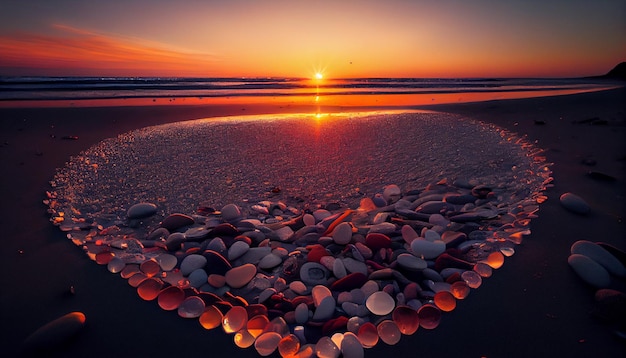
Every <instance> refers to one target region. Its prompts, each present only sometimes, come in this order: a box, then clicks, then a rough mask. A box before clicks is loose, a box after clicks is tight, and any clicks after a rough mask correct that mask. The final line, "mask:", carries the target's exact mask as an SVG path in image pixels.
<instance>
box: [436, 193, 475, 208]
mask: <svg viewBox="0 0 626 358" xmlns="http://www.w3.org/2000/svg"><path fill="white" fill-rule="evenodd" d="M444 200H445V201H446V202H447V203H450V204H453V205H465V204H468V203H473V202H475V201H476V197H475V196H474V195H469V194H462V195H460V194H457V195H446V197H445V199H444Z"/></svg>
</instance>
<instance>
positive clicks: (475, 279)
mask: <svg viewBox="0 0 626 358" xmlns="http://www.w3.org/2000/svg"><path fill="white" fill-rule="evenodd" d="M461 278H462V279H463V281H465V283H467V285H468V286H469V287H471V288H478V287H480V285H482V283H483V279H482V278H481V277H480V275H479V274H477V273H476V272H474V271H465V272H463V273H462V274H461Z"/></svg>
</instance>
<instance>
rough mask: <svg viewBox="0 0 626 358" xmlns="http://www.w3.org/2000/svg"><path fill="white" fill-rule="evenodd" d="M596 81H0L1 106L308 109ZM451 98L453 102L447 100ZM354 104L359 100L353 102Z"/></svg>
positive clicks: (573, 86) (500, 94)
mask: <svg viewBox="0 0 626 358" xmlns="http://www.w3.org/2000/svg"><path fill="white" fill-rule="evenodd" d="M610 85H611V83H610V82H608V81H606V80H603V79H598V78H559V79H555V78H552V79H542V78H463V79H454V78H451V79H445V78H356V79H323V80H315V79H307V78H245V77H233V78H167V77H0V106H4V107H7V106H21V105H25V104H26V105H27V104H33V103H36V102H42V104H46V105H68V104H69V103H68V101H70V102H71V104H72V105H76V104H80V103H83V104H86V103H92V105H93V104H101V105H115V104H120V101H125V102H124V103H126V104H131V105H132V104H150V103H153V104H167V103H172V102H175V103H177V104H185V103H187V104H202V103H206V104H211V103H243V102H250V103H263V102H284V103H293V102H297V103H303V102H304V103H306V102H318V103H319V102H322V103H323V104H329V105H330V104H332V105H354V104H360V105H364V104H367V103H368V102H369V103H370V104H372V103H374V104H375V103H376V102H385V103H387V102H389V103H390V104H391V105H406V104H424V103H425V102H427V101H430V102H433V101H439V100H440V99H441V98H444V97H446V96H447V97H448V98H447V101H451V100H452V101H468V100H475V99H476V98H477V97H476V96H478V98H479V99H481V98H485V95H487V96H489V97H488V98H493V99H498V98H520V97H532V96H540V95H546V94H549V93H554V94H565V93H574V92H584V91H589V90H594V89H598V88H603V87H607V86H610ZM450 96H453V97H454V96H456V97H454V98H450ZM355 98H358V101H356V102H355V100H354V99H355Z"/></svg>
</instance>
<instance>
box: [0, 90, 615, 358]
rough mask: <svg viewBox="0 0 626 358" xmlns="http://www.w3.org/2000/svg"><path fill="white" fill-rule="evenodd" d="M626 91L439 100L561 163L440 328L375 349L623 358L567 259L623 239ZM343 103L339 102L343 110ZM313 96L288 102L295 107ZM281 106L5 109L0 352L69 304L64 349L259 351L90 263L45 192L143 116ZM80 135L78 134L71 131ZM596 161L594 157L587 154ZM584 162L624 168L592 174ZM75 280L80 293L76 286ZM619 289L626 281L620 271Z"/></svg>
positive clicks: (121, 353)
mask: <svg viewBox="0 0 626 358" xmlns="http://www.w3.org/2000/svg"><path fill="white" fill-rule="evenodd" d="M624 99H626V90H625V89H618V90H611V91H603V92H597V93H587V94H580V95H570V96H558V97H544V98H534V99H521V100H506V101H491V102H481V103H470V104H450V105H440V106H432V107H429V109H434V110H440V111H447V112H451V113H457V114H462V115H465V116H467V117H470V118H473V119H478V120H483V121H487V122H491V123H494V124H497V125H499V126H502V127H504V128H507V129H509V130H512V131H515V132H517V133H522V134H525V135H527V137H528V139H529V140H531V141H536V142H537V144H538V145H539V146H540V147H543V148H546V149H547V152H546V155H547V159H548V161H549V162H552V163H554V165H553V166H552V170H553V172H554V174H553V176H554V184H555V186H554V188H551V189H549V191H548V192H547V195H548V200H547V201H546V202H545V203H544V204H542V205H541V207H540V211H539V218H538V219H535V220H533V222H532V224H531V229H532V235H530V236H528V237H527V238H526V239H525V240H524V242H523V244H522V245H521V246H519V247H518V250H517V254H516V255H515V256H513V257H511V258H508V259H507V260H506V262H505V264H504V266H503V267H502V268H501V269H499V270H497V271H496V272H495V274H494V276H493V277H491V278H489V279H487V280H486V281H485V282H484V284H483V286H481V287H480V288H479V289H478V290H474V291H472V293H471V294H470V296H469V297H468V298H467V299H466V300H464V301H462V302H459V304H458V307H457V309H456V310H455V311H453V312H452V313H450V314H446V315H444V318H443V321H442V324H441V325H440V326H439V327H438V328H436V329H435V330H432V331H428V330H424V329H420V330H419V331H418V332H417V333H416V334H415V335H413V336H410V337H403V338H402V339H401V341H400V343H399V344H397V345H395V346H393V347H388V346H386V345H385V344H383V343H381V344H379V345H378V346H377V347H375V348H374V349H371V350H367V351H366V355H367V356H369V357H375V356H381V355H383V354H389V353H390V352H392V353H393V354H396V355H398V356H402V357H404V356H420V357H458V356H464V357H483V356H484V357H503V356H507V357H528V356H537V357H543V356H568V357H590V356H607V357H608V356H620V355H623V354H624V353H625V352H626V344H625V343H624V340H623V338H622V339H621V340H620V339H619V338H618V337H617V335H616V334H615V333H614V331H615V329H614V327H612V326H610V325H606V324H603V323H601V322H599V321H597V320H596V319H594V318H593V316H592V315H591V312H592V310H593V307H594V301H593V293H594V290H593V289H591V288H589V287H587V286H585V285H584V284H583V283H582V281H581V280H580V279H579V278H578V277H577V276H576V275H575V274H574V272H573V271H572V270H571V269H570V268H569V267H568V265H567V257H568V256H569V247H570V245H571V244H572V243H573V242H575V241H577V240H581V239H585V240H591V241H604V242H609V243H611V244H613V245H615V246H618V247H620V248H622V249H625V248H626V242H624V240H625V238H626V230H625V228H624V222H623V217H624V211H625V210H624V209H625V204H624V203H625V195H624V194H625V193H624V191H625V190H626V185H624V180H625V179H626V178H625V172H626V170H625V167H624V166H625V164H626V148H625V144H624V143H626V141H625V139H626V120H625V116H626V109H625V108H624V105H623V103H624V101H623V100H624ZM335 109H337V108H335ZM302 110H310V108H308V109H307V108H289V111H296V112H297V111H302ZM281 111H282V112H284V111H286V110H285V109H284V108H278V107H274V106H254V107H246V108H245V111H243V110H242V108H241V107H240V106H221V107H200V106H198V107H194V106H188V107H174V106H163V107H127V108H123V107H119V108H118V107H111V108H100V109H98V108H58V109H1V110H0V118H2V120H1V121H0V128H1V130H0V162H1V163H3V169H4V171H5V172H4V173H3V175H2V179H1V181H2V182H1V183H2V184H1V185H0V190H1V191H2V198H3V200H2V212H1V217H2V226H3V227H4V230H3V237H2V239H1V240H2V249H1V250H0V255H1V257H0V262H1V266H0V269H1V270H2V272H3V275H2V276H1V280H2V281H1V287H2V289H1V290H0V307H1V308H0V321H1V322H2V326H3V333H2V335H0V337H1V341H0V350H1V351H2V353H3V354H2V355H3V356H19V354H20V348H21V342H22V341H23V340H24V339H25V338H26V337H27V336H28V335H29V334H30V333H32V332H33V331H35V330H36V329H37V328H39V327H40V326H41V325H43V324H45V323H47V322H49V321H51V320H53V319H55V318H57V317H60V316H62V315H64V314H66V313H69V312H72V311H82V312H84V313H85V314H86V316H87V326H86V328H85V329H84V331H83V332H81V333H80V335H79V336H78V337H76V339H75V340H74V341H73V342H71V343H70V344H68V345H67V346H65V347H62V348H61V349H59V350H58V351H55V352H52V354H51V355H49V356H59V357H84V356H92V357H110V356H117V357H130V356H132V357H139V356H141V357H143V356H153V357H168V356H187V357H200V356H211V357H226V356H229V355H234V354H236V355H237V356H241V357H256V356H257V354H256V352H255V351H254V350H252V349H247V350H241V349H239V348H236V347H235V346H234V344H233V343H232V336H230V335H226V334H224V333H223V332H221V331H220V330H213V331H206V330H204V329H202V328H201V327H200V326H199V324H198V322H197V320H185V319H182V318H180V317H178V316H177V315H176V314H175V313H173V312H165V311H162V310H161V309H160V308H159V307H158V306H157V305H156V303H155V302H145V301H142V300H141V299H140V298H139V297H138V296H137V294H136V293H135V292H134V289H133V288H132V287H130V286H129V285H128V283H127V282H126V281H125V280H123V279H121V278H119V277H117V276H116V275H113V274H111V273H109V272H108V271H107V270H106V268H104V267H102V266H98V265H96V264H95V263H93V262H92V261H90V260H89V259H88V258H87V256H86V255H84V253H83V252H82V251H81V250H80V248H78V247H76V246H74V245H72V244H71V242H69V241H68V240H66V239H65V237H64V235H63V233H61V232H60V231H59V230H58V229H57V228H56V227H54V226H52V225H51V224H50V223H49V221H48V219H49V218H48V215H47V213H46V207H45V206H44V205H43V204H42V200H43V199H44V197H45V191H46V190H48V189H49V185H48V181H49V180H50V179H51V178H52V177H53V175H54V173H55V170H56V168H57V167H60V166H62V165H63V164H64V163H65V162H66V161H67V160H68V158H69V157H70V156H72V155H75V154H77V153H79V152H80V151H81V150H84V149H86V148H88V147H90V146H91V145H93V144H94V143H97V142H98V141H100V140H102V139H105V138H108V137H112V136H115V135H117V134H119V133H123V132H126V131H129V130H132V129H135V128H140V127H144V126H147V125H154V124H160V123H167V122H173V121H179V120H186V119H194V118H202V117H210V116H217V115H230V114H241V113H245V114H252V113H272V112H281ZM65 136H78V139H77V140H72V139H63V137H65ZM583 160H587V161H589V160H595V162H596V164H595V165H594V166H589V165H586V164H582V161H583ZM589 171H597V172H601V173H604V174H608V175H611V176H612V177H614V178H616V180H615V181H613V182H607V181H600V180H595V179H592V178H591V177H589V176H588V175H587V172H589ZM565 192H573V193H575V194H578V195H580V196H581V197H583V198H584V199H585V200H587V202H588V203H589V204H590V205H591V207H592V213H591V214H590V215H588V216H580V215H576V214H573V213H570V212H568V211H566V210H565V209H564V208H562V207H561V206H560V204H559V201H558V198H559V196H560V195H561V194H562V193H565ZM70 287H74V290H75V294H70ZM614 287H616V288H618V289H620V290H622V291H626V287H625V283H624V281H618V280H614Z"/></svg>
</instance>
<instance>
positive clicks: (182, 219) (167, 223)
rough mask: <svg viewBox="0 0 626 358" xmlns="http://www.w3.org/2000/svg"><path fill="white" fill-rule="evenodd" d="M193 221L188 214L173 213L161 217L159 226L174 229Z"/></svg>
mask: <svg viewBox="0 0 626 358" xmlns="http://www.w3.org/2000/svg"><path fill="white" fill-rule="evenodd" d="M194 222H195V221H194V220H193V218H192V217H191V216H189V215H185V214H179V213H175V214H170V215H169V216H168V217H166V218H165V219H163V221H161V227H164V228H166V229H168V230H169V231H174V230H176V229H179V228H181V227H184V226H189V225H193V224H194Z"/></svg>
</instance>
